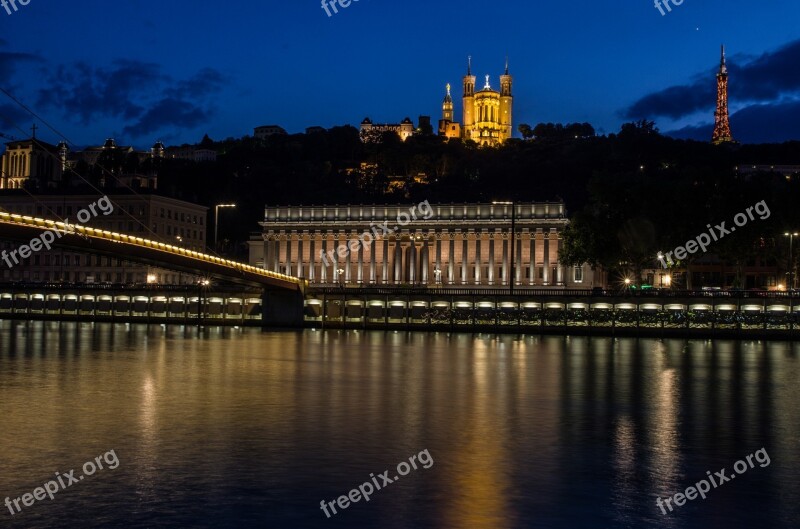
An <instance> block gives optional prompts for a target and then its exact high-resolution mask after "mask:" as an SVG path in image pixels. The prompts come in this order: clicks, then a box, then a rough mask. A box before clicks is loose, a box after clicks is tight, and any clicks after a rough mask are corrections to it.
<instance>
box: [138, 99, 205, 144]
mask: <svg viewBox="0 0 800 529" xmlns="http://www.w3.org/2000/svg"><path fill="white" fill-rule="evenodd" d="M210 116H211V111H210V110H206V109H204V108H202V107H201V106H200V105H196V104H194V103H190V102H188V101H184V100H180V99H174V98H171V97H168V98H165V99H162V100H161V101H159V102H158V103H156V104H155V105H153V106H152V107H150V108H149V109H148V110H147V111H146V112H145V113H144V114H143V115H142V116H141V117H140V118H139V120H138V122H137V123H136V124H134V125H129V126H127V127H125V129H124V130H123V133H125V134H130V135H131V136H134V137H141V136H144V135H147V134H152V133H153V132H156V131H161V130H164V129H165V128H168V127H179V128H187V129H189V128H194V127H196V126H198V125H200V124H201V123H203V122H204V121H207V120H208V119H209V117H210Z"/></svg>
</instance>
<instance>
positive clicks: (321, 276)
mask: <svg viewBox="0 0 800 529" xmlns="http://www.w3.org/2000/svg"><path fill="white" fill-rule="evenodd" d="M514 207H515V208H516V213H515V216H514V217H515V218H514V224H515V236H514V249H513V255H512V244H511V225H512V215H511V213H512V211H511V210H512V206H511V205H510V204H434V205H430V204H428V203H427V202H424V203H422V204H419V205H417V206H414V205H410V206H387V205H346V206H286V207H268V208H266V210H265V215H264V222H261V223H260V224H261V226H262V227H263V232H262V234H261V236H260V237H254V238H253V239H251V241H250V264H252V265H254V266H261V267H264V268H265V269H267V270H272V271H276V272H281V273H285V274H289V275H292V276H295V277H300V278H305V279H307V280H308V281H309V282H310V283H312V284H340V285H387V286H388V285H436V284H438V285H442V286H470V287H474V286H482V287H494V288H497V287H500V286H504V285H508V284H509V281H510V278H511V277H512V269H513V277H514V279H515V285H518V286H520V287H533V286H535V287H562V288H564V287H566V288H591V287H592V286H593V280H592V270H591V268H590V267H589V266H588V265H584V266H580V267H565V266H563V265H561V264H560V263H559V262H558V255H559V249H560V248H561V244H562V241H561V232H562V230H563V229H564V228H565V226H566V225H567V218H566V211H565V208H564V204H563V203H552V202H537V203H531V202H525V203H519V204H516V206H514Z"/></svg>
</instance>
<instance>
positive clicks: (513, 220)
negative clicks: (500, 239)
mask: <svg viewBox="0 0 800 529" xmlns="http://www.w3.org/2000/svg"><path fill="white" fill-rule="evenodd" d="M492 204H494V205H497V206H511V252H510V255H511V278H510V281H509V282H508V291H509V293H510V294H513V293H514V280H515V279H516V277H517V276H516V267H517V247H516V241H515V240H514V234H515V232H516V231H517V230H516V228H517V226H516V222H517V203H516V202H515V201H513V200H512V201H510V202H499V201H496V202H492Z"/></svg>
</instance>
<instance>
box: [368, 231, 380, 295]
mask: <svg viewBox="0 0 800 529" xmlns="http://www.w3.org/2000/svg"><path fill="white" fill-rule="evenodd" d="M377 248H378V243H377V241H376V240H375V239H374V238H373V239H372V240H371V241H370V242H369V284H370V285H374V284H375V283H377V282H378V277H377V275H376V270H375V269H376V264H377V260H376V258H375V251H376V249H377Z"/></svg>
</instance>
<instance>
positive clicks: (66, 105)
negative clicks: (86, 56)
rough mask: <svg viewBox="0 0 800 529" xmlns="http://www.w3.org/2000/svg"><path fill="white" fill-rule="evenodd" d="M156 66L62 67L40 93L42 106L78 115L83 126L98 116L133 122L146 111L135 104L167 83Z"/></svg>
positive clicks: (123, 63) (127, 63) (124, 63)
mask: <svg viewBox="0 0 800 529" xmlns="http://www.w3.org/2000/svg"><path fill="white" fill-rule="evenodd" d="M159 70H160V68H159V66H158V65H156V64H152V63H144V62H139V61H128V60H125V61H116V62H115V63H114V64H113V66H112V67H110V68H102V67H100V68H96V67H93V66H90V65H88V64H86V63H84V62H79V63H76V64H74V65H71V66H59V67H58V68H57V70H56V72H55V74H53V76H52V78H51V79H50V81H49V82H48V83H47V84H48V88H45V89H42V90H40V91H39V105H40V106H43V107H51V108H60V109H61V110H63V111H64V112H65V113H68V114H69V115H72V116H78V117H79V118H80V120H81V122H82V123H83V124H84V125H88V124H89V123H91V122H92V121H93V120H94V119H96V118H98V117H114V118H122V119H133V118H136V117H137V116H140V115H141V114H142V112H143V111H144V108H143V107H142V106H141V105H140V104H137V103H136V102H135V101H136V100H139V99H141V98H142V96H144V95H146V93H147V91H148V90H152V88H153V87H155V86H157V85H158V84H159V83H161V82H163V81H165V80H166V77H164V76H163V75H161V73H160V71H159Z"/></svg>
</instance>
